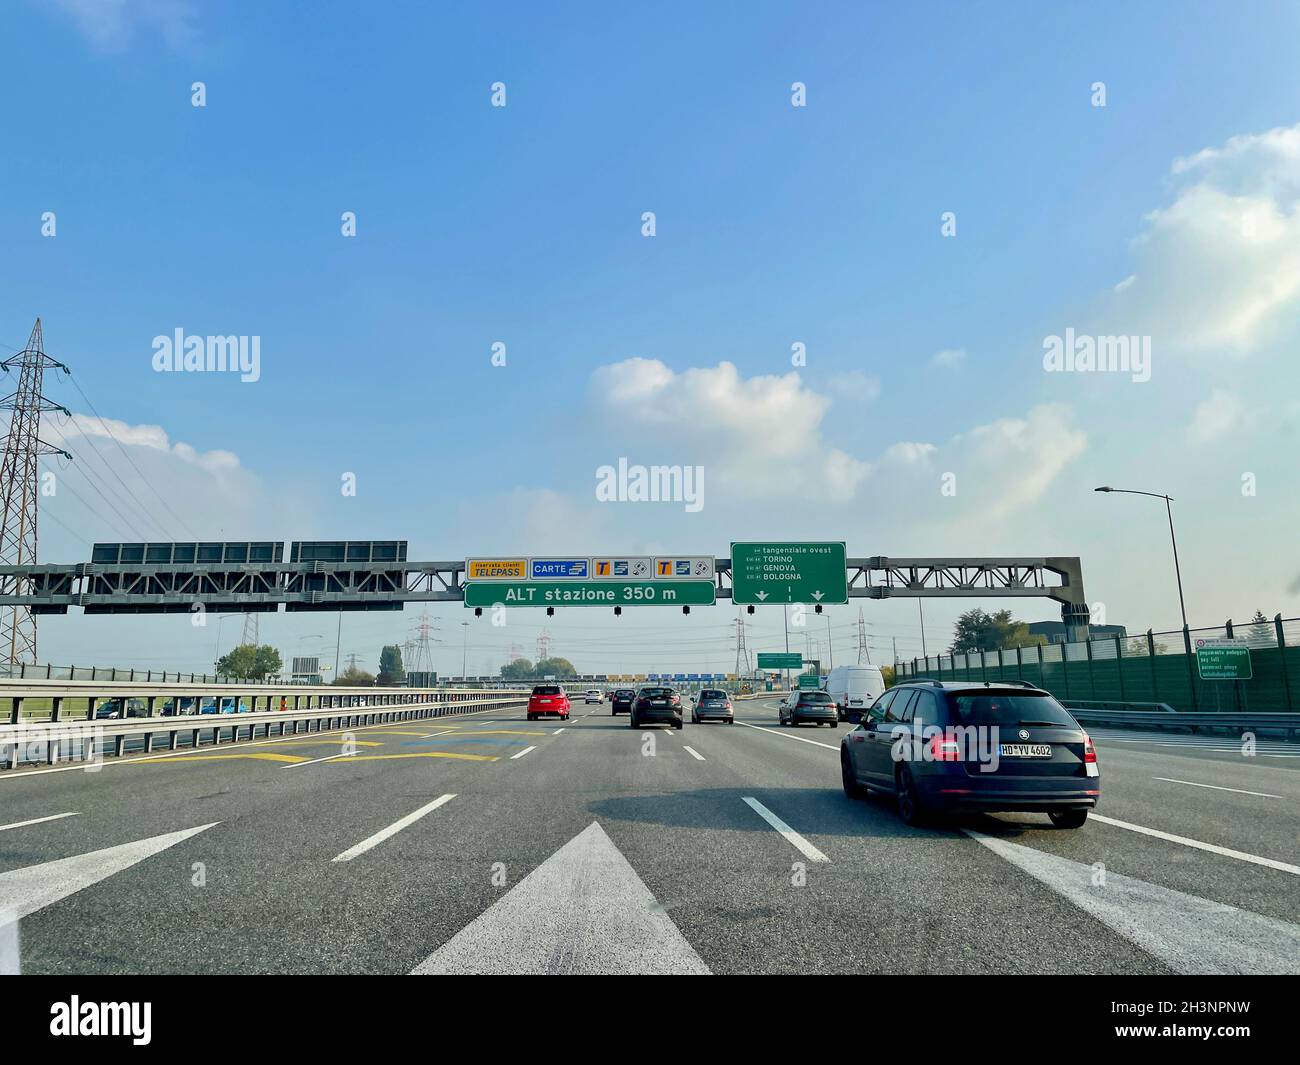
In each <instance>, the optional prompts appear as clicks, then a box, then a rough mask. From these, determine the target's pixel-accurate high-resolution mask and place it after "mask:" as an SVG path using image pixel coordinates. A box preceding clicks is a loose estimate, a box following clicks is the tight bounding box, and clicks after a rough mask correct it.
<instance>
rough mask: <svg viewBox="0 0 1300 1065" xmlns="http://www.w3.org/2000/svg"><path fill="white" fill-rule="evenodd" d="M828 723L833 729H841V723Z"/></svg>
mask: <svg viewBox="0 0 1300 1065" xmlns="http://www.w3.org/2000/svg"><path fill="white" fill-rule="evenodd" d="M826 723H827V724H828V725H830V727H831V728H839V727H840V723H839V722H838V721H828V722H826Z"/></svg>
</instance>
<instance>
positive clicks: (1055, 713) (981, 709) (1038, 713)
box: [950, 692, 1079, 728]
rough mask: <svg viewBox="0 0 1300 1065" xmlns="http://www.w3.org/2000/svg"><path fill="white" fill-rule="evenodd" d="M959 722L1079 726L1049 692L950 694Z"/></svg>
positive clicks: (970, 723)
mask: <svg viewBox="0 0 1300 1065" xmlns="http://www.w3.org/2000/svg"><path fill="white" fill-rule="evenodd" d="M950 699H951V701H952V707H953V709H954V710H955V711H956V714H957V722H956V723H957V724H959V725H1002V726H1008V725H1059V726H1061V727H1063V728H1078V727H1079V725H1078V722H1076V721H1075V720H1074V718H1072V717H1071V716H1070V714H1069V712H1068V711H1067V710H1066V709H1065V708H1064V707H1063V706H1062V705H1061V704H1060V703H1058V702H1057V701H1056V700H1055V699H1053V698H1052V697H1051V696H1050V695H1018V694H1013V693H1011V692H979V693H978V694H975V693H972V694H970V695H962V694H956V693H954V694H953V695H952V696H950Z"/></svg>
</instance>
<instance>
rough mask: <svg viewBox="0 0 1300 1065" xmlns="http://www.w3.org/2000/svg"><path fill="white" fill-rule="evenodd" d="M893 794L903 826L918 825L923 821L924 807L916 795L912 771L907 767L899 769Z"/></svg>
mask: <svg viewBox="0 0 1300 1065" xmlns="http://www.w3.org/2000/svg"><path fill="white" fill-rule="evenodd" d="M894 794H895V798H896V799H897V801H898V817H899V819H900V820H901V821H902V822H903V824H905V825H919V824H920V823H921V822H922V821H924V820H925V807H924V805H922V803H921V797H920V796H919V795H918V794H917V793H916V782H915V781H913V780H912V770H911V769H910V768H909V767H908V766H901V767H900V768H899V770H898V776H897V777H896V778H895V785H894Z"/></svg>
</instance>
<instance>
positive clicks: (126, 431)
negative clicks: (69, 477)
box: [43, 414, 239, 474]
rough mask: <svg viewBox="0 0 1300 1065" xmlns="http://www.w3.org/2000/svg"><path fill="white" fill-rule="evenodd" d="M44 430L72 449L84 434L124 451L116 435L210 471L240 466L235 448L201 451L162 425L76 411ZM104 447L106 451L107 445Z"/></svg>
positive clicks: (126, 442) (124, 442) (132, 444)
mask: <svg viewBox="0 0 1300 1065" xmlns="http://www.w3.org/2000/svg"><path fill="white" fill-rule="evenodd" d="M43 432H44V433H45V435H46V437H47V438H49V439H50V441H51V442H52V443H53V442H54V441H56V440H63V441H65V446H68V448H69V450H71V447H72V445H71V444H67V443H66V442H67V441H70V440H71V439H73V438H75V437H78V436H81V437H93V438H95V439H96V440H104V441H108V442H109V443H110V448H109V450H110V451H113V452H116V453H117V454H120V452H117V450H116V447H115V446H112V445H111V440H112V438H116V439H117V441H118V443H120V444H122V445H123V446H126V447H142V448H150V449H152V450H154V451H162V452H165V453H166V454H169V455H173V456H175V457H176V458H178V459H180V460H181V461H182V462H186V463H189V464H191V465H194V466H198V467H200V468H202V469H204V470H207V471H208V472H209V473H214V474H215V473H227V472H232V471H234V470H237V469H239V456H238V455H236V454H235V453H234V452H233V451H221V450H217V451H199V450H197V449H196V448H194V447H191V446H190V445H189V444H185V443H180V442H177V443H175V444H173V443H172V442H171V440H170V439H169V438H168V436H167V432H166V430H165V429H163V427H162V426H161V425H130V424H129V423H127V422H121V421H117V420H116V419H115V418H102V419H101V418H97V417H92V416H91V415H89V414H74V415H72V418H71V419H70V420H69V421H66V422H64V423H63V424H62V425H60V424H59V423H58V422H57V421H47V422H46V423H45V428H44V429H43ZM100 450H101V451H102V450H103V448H101V449H100ZM105 453H106V454H107V452H105Z"/></svg>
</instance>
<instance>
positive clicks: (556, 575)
mask: <svg viewBox="0 0 1300 1065" xmlns="http://www.w3.org/2000/svg"><path fill="white" fill-rule="evenodd" d="M590 576H591V559H588V558H530V559H529V560H528V579H529V580H534V581H554V580H566V581H577V580H586V579H587V578H588V577H590Z"/></svg>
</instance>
